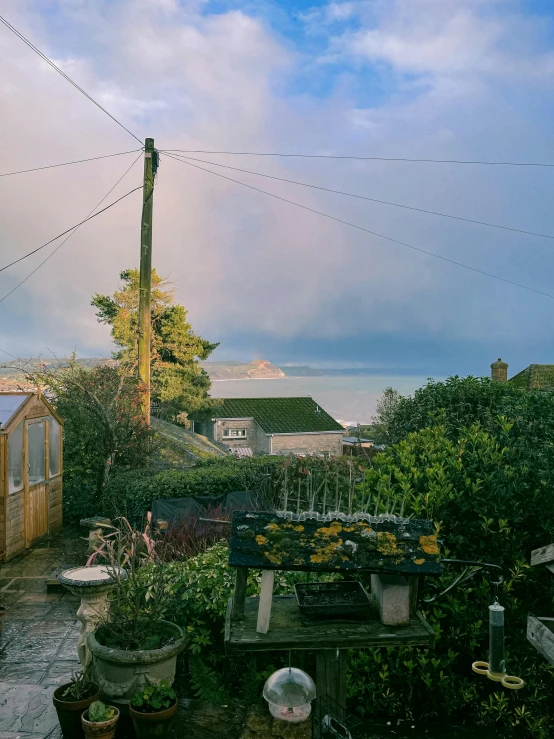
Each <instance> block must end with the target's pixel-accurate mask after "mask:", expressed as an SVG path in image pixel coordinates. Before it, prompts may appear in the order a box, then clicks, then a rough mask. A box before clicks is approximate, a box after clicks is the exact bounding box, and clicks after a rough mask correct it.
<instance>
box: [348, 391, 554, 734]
mask: <svg viewBox="0 0 554 739" xmlns="http://www.w3.org/2000/svg"><path fill="white" fill-rule="evenodd" d="M526 402H527V401H526ZM491 424H492V425H493V428H494V432H495V433H494V435H493V434H491V433H489V432H488V431H486V430H485V429H484V428H483V427H482V426H480V425H473V426H471V427H469V428H467V429H461V430H459V431H458V436H457V438H455V435H454V432H453V428H452V427H450V428H447V427H445V426H440V425H436V426H433V427H431V428H425V429H423V430H421V431H417V432H414V433H411V434H408V435H407V436H406V438H405V439H404V440H403V441H401V442H399V443H397V444H395V445H393V446H392V447H390V448H389V449H388V450H387V451H386V452H385V453H384V454H381V455H378V456H377V457H376V458H375V460H374V466H373V468H372V469H371V470H370V471H369V472H368V475H367V483H368V485H369V487H370V489H371V490H372V491H373V495H378V491H379V489H383V488H386V490H387V495H389V496H390V497H391V499H393V498H395V497H396V498H404V499H405V506H406V513H408V514H413V515H414V516H415V517H428V518H431V519H433V520H434V521H435V524H436V526H437V529H438V531H439V533H440V537H441V538H442V542H443V543H442V552H443V555H444V556H447V557H448V556H449V557H454V558H459V559H470V560H479V561H488V562H492V563H497V564H503V565H504V568H505V575H506V582H505V585H504V587H503V588H502V589H501V591H500V594H499V597H500V602H501V603H502V604H503V605H504V606H505V607H506V658H507V667H508V671H509V674H512V675H517V676H521V677H523V679H524V680H526V682H527V685H526V687H525V689H524V690H523V691H507V690H504V689H503V688H502V687H499V686H497V685H496V684H494V683H491V682H490V681H488V680H486V679H485V680H484V679H481V678H478V677H476V676H474V675H473V673H472V672H471V669H470V668H471V663H472V662H473V661H475V660H477V659H484V660H487V654H488V605H490V603H491V602H492V592H491V587H490V585H489V580H490V577H487V576H486V575H477V576H475V577H474V578H473V579H472V580H471V581H469V582H468V583H467V584H465V585H462V586H460V587H458V588H456V589H455V590H453V591H452V592H451V593H450V594H448V595H447V596H445V597H444V598H442V599H441V600H439V601H437V602H436V603H434V604H430V605H427V606H426V605H425V604H423V609H424V613H425V616H426V617H427V619H428V621H429V623H430V624H431V625H432V627H433V628H434V630H435V633H436V637H437V642H436V646H435V647H434V648H433V649H415V648H405V649H399V650H367V651H358V652H356V651H352V652H351V658H350V667H349V675H348V695H349V699H350V701H351V703H352V705H353V707H354V708H355V709H357V710H358V711H359V712H360V713H362V714H365V715H368V716H369V715H371V717H373V718H376V717H384V716H391V715H395V716H399V717H404V718H408V719H414V718H418V719H422V720H425V721H436V720H442V721H448V722H452V721H453V720H459V721H462V722H469V723H473V724H475V723H478V724H483V725H489V726H492V725H495V726H497V727H499V728H501V729H502V731H503V732H504V735H509V734H510V732H518V733H519V734H520V735H522V736H529V737H530V736H533V737H539V738H540V739H543V738H546V737H548V736H552V732H553V730H554V714H553V712H552V711H551V710H550V709H549V705H548V702H547V700H546V699H545V697H546V696H548V695H550V694H551V692H552V690H553V688H554V674H553V669H552V668H551V667H550V665H548V663H547V662H546V661H545V660H544V658H543V657H542V656H541V655H539V654H538V653H537V652H536V651H535V650H534V648H533V647H531V645H530V644H529V643H528V642H527V640H526V636H525V633H526V619H527V613H528V612H529V611H534V612H536V613H550V611H551V610H552V601H553V595H554V583H553V582H551V580H550V579H548V578H546V577H545V576H544V574H543V573H541V572H536V571H534V570H531V569H530V568H529V566H528V564H527V562H528V559H529V554H530V551H531V550H532V549H534V548H537V547H539V546H542V545H544V544H547V543H549V542H551V541H552V539H553V537H554V506H553V505H552V494H551V493H550V489H551V488H550V485H546V484H545V478H544V477H543V481H542V484H537V482H536V470H535V469H532V468H531V467H529V466H528V465H526V464H522V459H521V456H522V451H523V450H522V446H523V444H522V439H521V437H520V436H519V434H518V431H517V429H515V425H514V424H511V423H509V422H507V421H500V422H498V421H497V422H496V425H494V422H493V421H492V420H491ZM532 451H533V453H536V452H537V450H532ZM545 467H546V465H545V466H544V467H543V469H545ZM546 479H548V478H546ZM457 571H459V570H457ZM451 580H452V571H451V572H450V573H449V574H448V575H446V574H445V575H444V576H441V577H440V578H439V579H438V585H439V587H440V589H441V590H442V589H443V588H444V587H446V585H447V584H448V583H449V582H450V581H451ZM429 594H430V593H429V591H428V590H427V595H429Z"/></svg>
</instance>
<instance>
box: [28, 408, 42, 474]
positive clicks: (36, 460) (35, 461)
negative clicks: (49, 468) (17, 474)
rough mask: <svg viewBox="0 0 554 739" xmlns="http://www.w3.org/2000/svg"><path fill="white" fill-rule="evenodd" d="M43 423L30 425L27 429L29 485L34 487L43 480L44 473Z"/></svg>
mask: <svg viewBox="0 0 554 739" xmlns="http://www.w3.org/2000/svg"><path fill="white" fill-rule="evenodd" d="M45 428H46V423H45V421H39V422H38V423H30V424H29V427H28V438H29V485H36V484H37V483H39V482H42V481H43V480H44V472H45V466H46V465H45V462H46V460H45V455H44V439H45Z"/></svg>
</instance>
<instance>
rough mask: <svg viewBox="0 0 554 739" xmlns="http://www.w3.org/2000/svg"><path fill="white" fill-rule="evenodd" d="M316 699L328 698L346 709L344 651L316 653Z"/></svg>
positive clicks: (323, 650) (334, 650) (325, 650)
mask: <svg viewBox="0 0 554 739" xmlns="http://www.w3.org/2000/svg"><path fill="white" fill-rule="evenodd" d="M315 683H316V691H317V697H318V698H323V697H324V696H328V697H329V698H331V699H332V700H334V701H335V702H336V703H337V704H338V705H339V706H340V707H341V708H346V650H345V649H320V650H318V651H317V652H316V680H315Z"/></svg>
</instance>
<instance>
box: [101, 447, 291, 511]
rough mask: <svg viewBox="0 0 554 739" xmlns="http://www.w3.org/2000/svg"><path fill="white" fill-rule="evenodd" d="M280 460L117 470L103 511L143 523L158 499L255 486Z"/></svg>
mask: <svg viewBox="0 0 554 739" xmlns="http://www.w3.org/2000/svg"><path fill="white" fill-rule="evenodd" d="M280 464H282V460H281V459H279V458H278V457H269V458H267V457H266V458H262V457H260V458H252V459H247V460H239V459H229V458H222V459H214V460H207V461H205V462H199V463H198V464H197V465H196V466H195V467H193V468H192V469H190V470H163V471H161V472H158V471H156V470H148V469H146V470H131V471H128V472H116V473H114V474H113V476H112V477H111V479H110V481H109V482H108V485H107V486H106V489H105V491H104V496H103V506H102V508H103V512H104V513H105V515H107V516H110V517H112V518H113V517H115V516H118V515H124V516H126V517H127V518H128V519H129V521H131V522H132V523H133V524H134V525H136V526H140V525H141V524H142V522H143V520H144V516H145V515H146V513H147V511H149V510H150V508H151V505H152V501H153V500H155V499H160V498H186V497H189V496H193V495H220V494H222V493H229V492H232V491H234V490H256V489H258V482H259V480H260V476H261V475H265V474H267V473H269V474H272V473H273V472H275V471H276V470H277V468H278V466H279V465H280Z"/></svg>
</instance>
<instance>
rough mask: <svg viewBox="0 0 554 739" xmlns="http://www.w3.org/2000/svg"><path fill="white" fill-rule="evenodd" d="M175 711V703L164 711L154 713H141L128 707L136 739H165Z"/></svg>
mask: <svg viewBox="0 0 554 739" xmlns="http://www.w3.org/2000/svg"><path fill="white" fill-rule="evenodd" d="M176 711H177V701H175V703H174V704H173V705H172V706H171V707H170V708H166V709H165V711H157V712H156V713H142V712H141V711H137V710H136V709H135V708H133V706H132V705H130V706H129V716H130V717H131V719H132V720H133V727H134V729H135V734H136V735H137V739H149V737H167V736H169V729H170V727H171V720H172V718H173V716H175V712H176Z"/></svg>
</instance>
